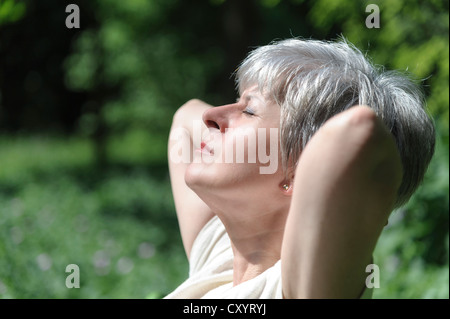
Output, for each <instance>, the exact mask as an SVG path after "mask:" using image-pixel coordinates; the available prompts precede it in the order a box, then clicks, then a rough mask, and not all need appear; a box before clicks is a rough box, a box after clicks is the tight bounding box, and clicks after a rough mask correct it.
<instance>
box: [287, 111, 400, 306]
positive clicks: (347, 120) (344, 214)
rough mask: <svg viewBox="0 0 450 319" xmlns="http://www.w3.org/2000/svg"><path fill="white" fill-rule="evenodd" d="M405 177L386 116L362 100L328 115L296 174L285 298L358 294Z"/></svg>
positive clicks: (345, 296)
mask: <svg viewBox="0 0 450 319" xmlns="http://www.w3.org/2000/svg"><path fill="white" fill-rule="evenodd" d="M401 178H402V167H401V161H400V156H399V154H398V151H397V148H396V146H395V143H394V140H393V138H392V136H391V135H390V133H389V132H388V131H387V129H386V128H385V126H384V125H383V123H382V122H381V121H380V120H379V119H378V118H377V117H376V115H375V113H374V112H373V111H372V110H371V109H370V108H368V107H365V106H356V107H353V108H351V109H349V110H347V111H345V112H342V113H340V114H338V115H337V116H335V117H333V118H331V119H330V120H329V121H327V122H326V123H325V124H324V125H323V127H322V128H321V129H320V130H319V131H318V132H317V133H316V134H315V135H314V136H313V138H312V139H311V140H310V142H309V143H308V145H307V146H306V147H305V149H304V151H303V153H302V155H301V157H300V161H299V164H298V166H297V168H296V174H295V178H294V187H293V195H292V196H293V198H292V204H291V208H290V212H289V216H288V218H287V223H286V230H285V234H284V238H283V246H282V254H281V264H282V280H283V294H284V297H285V298H358V297H359V296H360V294H361V293H362V291H363V289H364V288H365V279H366V276H368V274H367V273H365V269H366V266H367V265H368V264H370V263H371V258H372V253H373V250H374V248H375V245H376V242H377V240H378V237H379V235H380V233H381V231H382V229H383V227H384V225H385V224H386V222H387V219H388V217H389V214H390V212H391V210H392V209H393V204H394V201H395V199H396V194H397V189H398V187H399V185H400V182H401Z"/></svg>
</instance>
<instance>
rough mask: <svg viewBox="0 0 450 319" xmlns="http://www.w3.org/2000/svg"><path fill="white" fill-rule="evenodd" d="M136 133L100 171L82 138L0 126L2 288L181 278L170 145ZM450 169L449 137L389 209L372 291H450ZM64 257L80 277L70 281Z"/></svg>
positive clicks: (145, 292)
mask: <svg viewBox="0 0 450 319" xmlns="http://www.w3.org/2000/svg"><path fill="white" fill-rule="evenodd" d="M133 134H134V137H133ZM136 134H138V133H132V134H131V135H130V136H129V137H125V138H122V139H117V140H115V141H113V142H111V143H110V144H109V150H108V152H109V154H110V160H111V163H112V165H110V166H109V167H108V168H106V169H103V170H100V171H99V170H98V169H96V168H95V164H94V155H93V154H94V153H93V148H92V145H91V144H90V142H89V141H88V140H87V139H82V138H57V137H10V136H3V137H0V298H161V297H163V296H165V295H166V294H168V293H169V292H171V291H172V290H173V289H174V288H175V287H177V286H178V285H179V284H180V283H181V282H182V281H183V280H184V279H185V278H186V276H187V272H188V264H187V261H186V257H185V255H184V252H183V249H182V243H181V238H180V234H179V229H178V224H177V221H176V214H175V210H174V206H173V199H172V194H171V189H170V183H169V178H168V173H167V167H166V164H165V163H164V162H162V161H161V154H160V153H161V152H163V151H164V147H165V146H164V145H159V148H158V149H159V150H158V151H154V150H155V148H153V151H148V150H146V149H145V148H142V147H141V145H151V144H148V143H151V140H149V139H148V137H145V136H140V137H139V136H138V137H139V138H136ZM130 139H131V140H133V141H136V140H137V141H140V142H135V144H133V143H130ZM445 161H447V162H445ZM146 163H147V164H146ZM445 170H446V172H447V176H448V146H447V149H445V148H444V149H443V150H438V154H437V156H436V160H435V161H434V163H433V164H432V166H431V167H430V171H429V174H428V175H427V179H426V181H425V185H424V186H423V187H422V188H421V189H420V190H419V192H418V193H417V195H416V196H415V197H414V199H413V200H412V201H411V202H410V203H409V204H408V205H407V206H406V207H405V208H404V209H403V210H401V211H398V212H395V213H394V214H393V215H392V216H391V219H390V222H389V227H387V228H386V229H385V230H384V231H383V235H382V237H381V239H380V241H379V242H378V245H377V249H376V253H375V263H376V264H378V265H379V267H380V277H381V278H380V288H378V289H375V291H374V298H448V297H449V276H448V177H447V178H445V177H442V175H443V173H445ZM445 221H447V224H446V225H445ZM69 264H77V265H78V266H79V268H80V288H72V289H68V288H67V287H66V285H65V282H66V277H67V276H68V275H69V273H66V272H65V269H66V266H67V265H69Z"/></svg>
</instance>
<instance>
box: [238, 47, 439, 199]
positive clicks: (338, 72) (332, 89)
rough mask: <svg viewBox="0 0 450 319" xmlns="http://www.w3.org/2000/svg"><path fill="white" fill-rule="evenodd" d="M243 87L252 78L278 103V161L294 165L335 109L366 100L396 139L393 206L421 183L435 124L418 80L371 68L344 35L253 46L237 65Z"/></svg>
mask: <svg viewBox="0 0 450 319" xmlns="http://www.w3.org/2000/svg"><path fill="white" fill-rule="evenodd" d="M236 85H237V89H238V91H239V93H240V94H242V92H243V91H244V90H245V89H246V88H248V87H250V86H253V85H258V87H259V90H260V91H261V92H262V93H263V94H264V95H265V96H266V97H267V98H269V99H271V100H272V101H274V102H275V103H276V104H278V105H279V106H280V108H281V110H280V112H281V122H280V143H281V155H282V162H283V167H284V168H286V167H288V164H289V163H293V164H294V165H296V164H297V163H298V160H299V157H300V153H301V151H302V149H303V148H304V147H305V145H306V143H307V142H308V141H309V140H310V138H311V137H312V136H313V135H314V133H315V132H316V131H317V130H318V129H319V128H320V127H321V126H322V125H323V124H324V122H325V121H326V120H328V119H329V118H331V117H332V116H334V115H336V114H338V113H340V112H342V111H344V110H346V109H348V108H350V107H352V106H354V105H368V106H370V107H371V108H372V109H373V110H374V111H375V113H376V114H377V116H378V117H379V118H381V119H382V121H383V122H384V124H385V125H386V126H387V128H388V129H389V130H390V132H391V133H392V135H393V136H394V138H395V141H396V144H397V147H398V150H399V153H400V156H401V159H402V165H403V180H402V183H401V185H400V188H399V190H398V194H397V201H396V205H395V207H399V206H401V205H403V204H404V203H406V202H407V201H408V200H409V198H410V197H411V195H412V194H413V193H414V192H415V190H416V189H417V187H418V186H419V184H420V183H421V181H422V179H423V177H424V175H425V172H426V169H427V167H428V164H429V162H430V161H431V158H432V156H433V153H434V147H435V129H434V125H433V121H432V118H431V117H430V116H429V115H428V114H427V112H426V110H425V99H424V95H423V92H422V90H421V87H420V86H419V85H418V84H417V83H415V81H413V80H412V79H411V78H410V76H409V75H407V74H406V73H401V72H397V71H385V70H384V69H383V68H382V67H375V66H374V65H373V64H372V63H371V62H370V61H369V60H368V59H367V58H366V57H365V56H364V54H362V52H361V51H360V50H358V49H357V48H356V47H354V46H353V45H351V44H350V43H348V42H347V41H346V40H345V39H341V40H340V41H337V42H327V41H318V40H302V39H288V40H282V41H277V42H272V43H271V44H269V45H266V46H262V47H259V48H256V49H255V50H253V51H251V52H250V54H249V55H248V56H247V58H246V59H245V60H244V61H243V62H242V63H241V65H240V66H239V68H238V70H237V72H236Z"/></svg>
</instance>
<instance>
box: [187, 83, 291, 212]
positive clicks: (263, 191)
mask: <svg viewBox="0 0 450 319" xmlns="http://www.w3.org/2000/svg"><path fill="white" fill-rule="evenodd" d="M203 122H204V123H205V124H206V126H207V127H208V134H205V135H203V139H202V143H201V147H200V148H199V149H196V150H195V151H194V157H193V162H192V163H191V164H190V165H189V167H188V169H187V171H186V175H185V180H186V183H187V184H188V185H189V187H191V188H192V189H193V190H194V191H195V192H196V193H197V194H198V195H199V196H200V197H201V198H202V199H203V200H204V201H205V202H206V203H207V204H208V201H209V200H212V201H214V200H234V201H236V203H241V204H242V202H247V203H248V202H250V201H258V202H260V203H263V202H264V201H267V199H268V198H270V197H271V196H275V195H277V194H279V192H280V185H281V184H282V183H283V181H284V173H283V172H282V169H281V156H280V147H279V123H280V108H279V106H278V105H276V104H274V103H270V102H268V101H267V100H266V99H265V98H264V96H263V95H262V94H261V93H260V92H259V90H258V88H257V87H256V86H254V87H251V88H248V89H247V90H245V91H244V92H243V94H242V96H241V97H240V99H239V101H237V102H236V103H234V104H228V105H224V106H220V107H214V108H211V109H209V110H207V111H206V112H205V113H204V114H203ZM272 198H273V197H272Z"/></svg>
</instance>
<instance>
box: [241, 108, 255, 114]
mask: <svg viewBox="0 0 450 319" xmlns="http://www.w3.org/2000/svg"><path fill="white" fill-rule="evenodd" d="M242 113H244V114H247V115H255V112H254V111H253V110H252V109H251V108H249V107H246V108H245V109H244V110H243V111H242Z"/></svg>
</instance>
